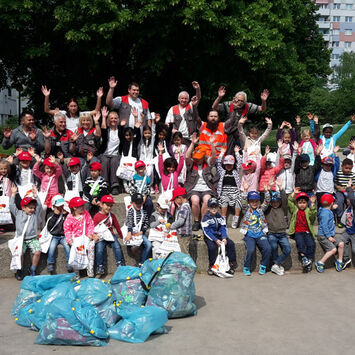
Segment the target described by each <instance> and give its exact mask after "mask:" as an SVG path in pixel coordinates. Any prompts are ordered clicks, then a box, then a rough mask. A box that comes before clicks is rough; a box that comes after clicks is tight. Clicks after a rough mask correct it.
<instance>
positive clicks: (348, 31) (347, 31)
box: [344, 29, 352, 36]
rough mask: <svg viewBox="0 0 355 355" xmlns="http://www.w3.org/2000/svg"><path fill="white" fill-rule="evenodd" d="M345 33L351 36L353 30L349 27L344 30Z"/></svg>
mask: <svg viewBox="0 0 355 355" xmlns="http://www.w3.org/2000/svg"><path fill="white" fill-rule="evenodd" d="M344 35H345V36H351V35H352V31H351V30H349V29H347V30H344Z"/></svg>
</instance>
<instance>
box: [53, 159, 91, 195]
mask: <svg viewBox="0 0 355 355" xmlns="http://www.w3.org/2000/svg"><path fill="white" fill-rule="evenodd" d="M60 163H61V164H62V167H63V175H64V177H65V180H66V181H65V191H66V194H65V196H64V197H65V200H66V201H68V200H71V198H73V197H74V196H80V197H82V196H83V184H84V181H85V178H86V175H85V173H86V170H87V169H86V168H84V167H82V166H81V160H80V159H79V158H77V157H74V158H71V159H70V160H69V163H68V165H66V164H65V162H64V157H63V158H62V159H61V160H60ZM67 196H69V197H70V198H69V199H67Z"/></svg>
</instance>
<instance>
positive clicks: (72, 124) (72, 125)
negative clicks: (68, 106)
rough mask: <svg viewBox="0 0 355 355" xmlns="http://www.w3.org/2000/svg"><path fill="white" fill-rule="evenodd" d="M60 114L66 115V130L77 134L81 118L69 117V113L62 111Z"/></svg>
mask: <svg viewBox="0 0 355 355" xmlns="http://www.w3.org/2000/svg"><path fill="white" fill-rule="evenodd" d="M84 112H85V113H86V112H88V113H90V111H84ZM60 113H62V114H63V115H65V122H66V128H67V129H69V130H70V131H72V132H75V131H76V130H77V128H78V127H79V116H77V117H69V116H67V112H66V111H64V110H61V111H60Z"/></svg>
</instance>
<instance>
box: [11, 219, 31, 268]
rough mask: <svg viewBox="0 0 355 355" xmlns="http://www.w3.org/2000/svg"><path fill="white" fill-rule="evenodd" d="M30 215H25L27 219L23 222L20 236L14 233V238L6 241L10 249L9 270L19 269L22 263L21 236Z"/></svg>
mask: <svg viewBox="0 0 355 355" xmlns="http://www.w3.org/2000/svg"><path fill="white" fill-rule="evenodd" d="M30 219H31V216H28V217H27V221H26V223H25V226H24V228H23V231H22V235H21V236H20V237H18V236H17V234H15V238H13V239H11V240H9V241H8V246H9V249H10V251H11V255H12V258H11V263H10V270H11V271H17V270H21V268H22V264H21V256H22V246H23V238H24V236H25V233H26V230H27V227H28V223H29V222H30Z"/></svg>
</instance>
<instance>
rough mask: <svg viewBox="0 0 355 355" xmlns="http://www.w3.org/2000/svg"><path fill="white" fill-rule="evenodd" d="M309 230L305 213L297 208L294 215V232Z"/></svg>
mask: <svg viewBox="0 0 355 355" xmlns="http://www.w3.org/2000/svg"><path fill="white" fill-rule="evenodd" d="M300 232H309V228H308V223H307V219H306V213H305V212H304V211H301V210H299V211H298V212H297V216H296V227H295V233H300Z"/></svg>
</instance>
